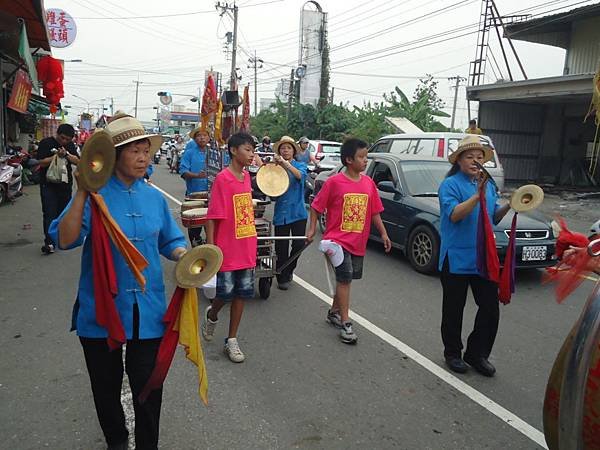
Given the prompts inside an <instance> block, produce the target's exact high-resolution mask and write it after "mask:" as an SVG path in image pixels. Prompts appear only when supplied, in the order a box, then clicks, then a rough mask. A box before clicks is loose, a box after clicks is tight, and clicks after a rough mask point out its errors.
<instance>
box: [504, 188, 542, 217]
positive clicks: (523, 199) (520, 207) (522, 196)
mask: <svg viewBox="0 0 600 450" xmlns="http://www.w3.org/2000/svg"><path fill="white" fill-rule="evenodd" d="M543 201H544V191H543V190H542V188H541V187H539V186H537V185H535V184H526V185H525V186H521V187H520V188H519V189H517V190H516V191H515V192H513V194H512V196H511V197H510V207H511V208H512V209H513V210H515V211H516V212H526V211H531V210H532V209H536V208H537V207H538V206H540V205H541V204H542V202H543Z"/></svg>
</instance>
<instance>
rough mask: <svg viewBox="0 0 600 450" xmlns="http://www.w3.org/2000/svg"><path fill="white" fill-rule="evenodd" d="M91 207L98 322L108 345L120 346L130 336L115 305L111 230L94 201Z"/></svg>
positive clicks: (111, 347) (115, 278) (115, 285)
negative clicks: (104, 330)
mask: <svg viewBox="0 0 600 450" xmlns="http://www.w3.org/2000/svg"><path fill="white" fill-rule="evenodd" d="M90 205H91V208H92V233H91V239H92V273H93V274H94V276H93V278H94V298H95V300H96V322H98V325H100V326H102V327H104V328H106V330H107V331H108V338H107V342H108V347H109V348H110V349H111V350H114V349H117V348H119V347H120V346H121V345H123V344H124V343H125V341H126V340H127V337H126V335H125V329H124V328H123V324H122V323H121V318H120V317H119V313H118V311H117V306H116V305H115V297H116V296H117V292H118V287H117V275H116V273H115V267H114V263H113V258H112V250H111V248H110V242H109V237H108V232H107V231H106V228H105V227H104V223H103V222H102V217H101V215H100V212H99V210H98V206H97V205H96V202H95V201H93V200H92V201H91V202H90Z"/></svg>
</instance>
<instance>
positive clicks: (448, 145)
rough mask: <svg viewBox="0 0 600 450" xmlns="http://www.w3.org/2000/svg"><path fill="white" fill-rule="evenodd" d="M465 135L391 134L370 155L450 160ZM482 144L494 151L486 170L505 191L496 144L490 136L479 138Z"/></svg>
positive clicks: (382, 139)
mask: <svg viewBox="0 0 600 450" xmlns="http://www.w3.org/2000/svg"><path fill="white" fill-rule="evenodd" d="M465 136H466V134H465V133H444V132H439V133H438V132H431V133H415V134H412V133H411V134H389V135H387V136H383V137H382V138H380V139H379V140H378V141H377V142H375V144H373V146H372V147H371V148H370V149H369V153H394V154H400V155H402V154H404V155H417V156H419V155H421V156H438V157H440V158H444V159H448V155H449V154H450V153H452V152H453V151H454V150H456V148H457V147H458V143H459V142H460V140H461V139H462V138H464V137H465ZM479 139H480V140H481V143H482V144H483V145H487V146H489V147H491V148H492V150H494V158H493V159H492V160H491V161H488V162H486V163H485V168H486V169H487V170H488V172H489V173H490V175H491V176H492V177H493V178H494V181H495V182H496V185H497V186H498V189H499V190H500V191H502V190H503V189H504V169H503V168H502V164H500V159H499V158H498V153H496V150H495V148H494V143H493V142H492V140H491V139H490V138H489V137H488V136H479Z"/></svg>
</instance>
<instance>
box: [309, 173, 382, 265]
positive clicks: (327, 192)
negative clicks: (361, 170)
mask: <svg viewBox="0 0 600 450" xmlns="http://www.w3.org/2000/svg"><path fill="white" fill-rule="evenodd" d="M311 206H312V207H313V208H314V209H315V210H316V211H317V212H319V213H321V214H322V213H323V211H325V210H327V216H326V218H327V228H326V229H325V233H324V234H323V239H331V240H332V241H334V242H337V243H338V244H340V245H341V246H342V247H343V248H344V249H345V250H346V251H348V252H350V253H352V254H353V255H357V256H363V255H364V254H365V253H366V251H367V241H368V240H369V232H370V231H371V218H372V217H373V216H374V215H375V214H379V213H380V212H381V211H383V204H382V203H381V199H380V198H379V193H378V192H377V187H376V186H375V183H374V182H373V180H372V179H371V178H369V177H368V176H366V175H361V176H360V180H359V181H353V180H351V179H350V178H348V177H347V176H346V175H345V174H343V173H338V174H337V175H334V176H332V177H330V178H329V179H328V180H327V181H326V182H325V184H324V185H323V187H322V188H321V190H320V191H319V193H318V194H317V196H316V197H315V199H314V200H313V202H312V205H311Z"/></svg>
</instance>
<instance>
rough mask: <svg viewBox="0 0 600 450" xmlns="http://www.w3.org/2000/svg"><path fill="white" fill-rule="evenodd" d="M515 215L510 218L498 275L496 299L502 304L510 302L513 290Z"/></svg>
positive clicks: (515, 235)
mask: <svg viewBox="0 0 600 450" xmlns="http://www.w3.org/2000/svg"><path fill="white" fill-rule="evenodd" d="M517 215H518V213H516V212H515V215H514V216H513V219H512V224H511V226H510V238H509V239H508V249H507V250H506V256H505V257H504V267H503V268H502V274H501V275H500V284H499V286H498V299H499V300H500V302H501V303H502V304H504V305H508V304H509V303H510V299H511V297H512V294H513V293H514V292H515V266H516V261H515V256H516V255H515V250H516V249H515V246H516V240H517Z"/></svg>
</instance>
